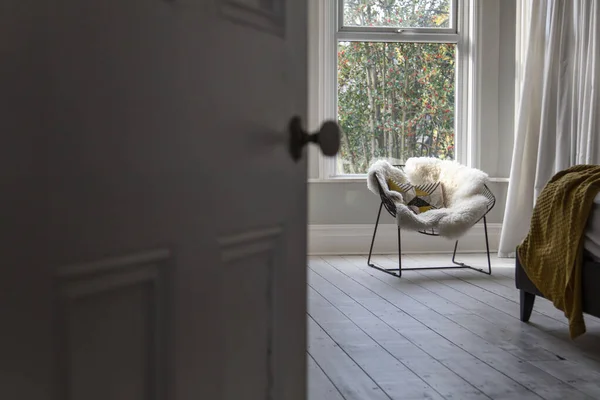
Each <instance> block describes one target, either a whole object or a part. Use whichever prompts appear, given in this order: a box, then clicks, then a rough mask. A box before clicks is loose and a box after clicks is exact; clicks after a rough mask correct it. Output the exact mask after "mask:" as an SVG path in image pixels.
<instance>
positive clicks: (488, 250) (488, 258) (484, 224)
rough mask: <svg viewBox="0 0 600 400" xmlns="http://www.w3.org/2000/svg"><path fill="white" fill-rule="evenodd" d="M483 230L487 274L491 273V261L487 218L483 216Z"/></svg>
mask: <svg viewBox="0 0 600 400" xmlns="http://www.w3.org/2000/svg"><path fill="white" fill-rule="evenodd" d="M483 231H484V232H485V251H486V252H487V262H488V272H487V274H488V275H491V274H492V261H491V259H490V241H489V240H488V231H487V220H486V218H485V216H484V217H483Z"/></svg>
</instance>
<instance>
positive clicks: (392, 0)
mask: <svg viewBox="0 0 600 400" xmlns="http://www.w3.org/2000/svg"><path fill="white" fill-rule="evenodd" d="M343 1H344V26H375V27H397V28H451V23H450V9H451V3H452V1H451V0H343Z"/></svg>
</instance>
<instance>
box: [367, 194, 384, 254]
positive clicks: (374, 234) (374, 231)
mask: <svg viewBox="0 0 600 400" xmlns="http://www.w3.org/2000/svg"><path fill="white" fill-rule="evenodd" d="M382 208H383V202H381V204H380V205H379V211H378V212H377V221H375V230H373V239H371V248H370V249H369V259H368V260H367V264H368V265H369V266H372V265H371V255H372V254H373V245H374V244H375V236H376V235H377V226H379V218H380V217H381V209H382Z"/></svg>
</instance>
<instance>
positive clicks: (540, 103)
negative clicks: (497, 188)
mask: <svg viewBox="0 0 600 400" xmlns="http://www.w3.org/2000/svg"><path fill="white" fill-rule="evenodd" d="M599 2H600V1H599V0H521V1H518V12H517V55H516V58H517V79H518V84H517V93H518V94H517V110H516V114H515V115H516V124H515V144H514V150H513V159H512V166H511V171H510V183H509V185H508V196H507V199H506V209H505V215H504V223H503V226H502V234H501V238H500V248H499V252H498V255H499V256H500V257H514V255H515V250H516V246H517V245H518V244H519V243H520V242H521V241H522V240H523V238H524V237H525V236H526V235H527V232H528V231H529V221H530V219H531V214H532V212H533V207H534V205H535V200H536V198H537V197H538V195H539V194H540V192H541V190H542V189H543V188H544V186H545V185H546V183H547V182H548V181H549V180H550V178H551V177H552V176H553V175H554V174H555V173H557V172H558V171H561V170H563V169H565V168H568V167H570V166H572V165H576V164H598V163H599V162H600V158H599V155H600V138H599V137H598V136H599V134H600V133H599V128H600V124H599V123H600V118H599V116H598V114H599V113H600V108H599V106H600V102H599V94H598V90H600V82H599V80H600V71H599V68H600V23H599V18H600V6H599V4H598V3H599Z"/></svg>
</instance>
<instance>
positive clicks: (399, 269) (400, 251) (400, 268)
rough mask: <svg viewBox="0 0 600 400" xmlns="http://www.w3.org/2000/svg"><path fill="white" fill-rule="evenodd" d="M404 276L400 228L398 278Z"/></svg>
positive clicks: (400, 232)
mask: <svg viewBox="0 0 600 400" xmlns="http://www.w3.org/2000/svg"><path fill="white" fill-rule="evenodd" d="M401 276H402V230H401V229H400V226H398V278H400V277H401Z"/></svg>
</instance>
